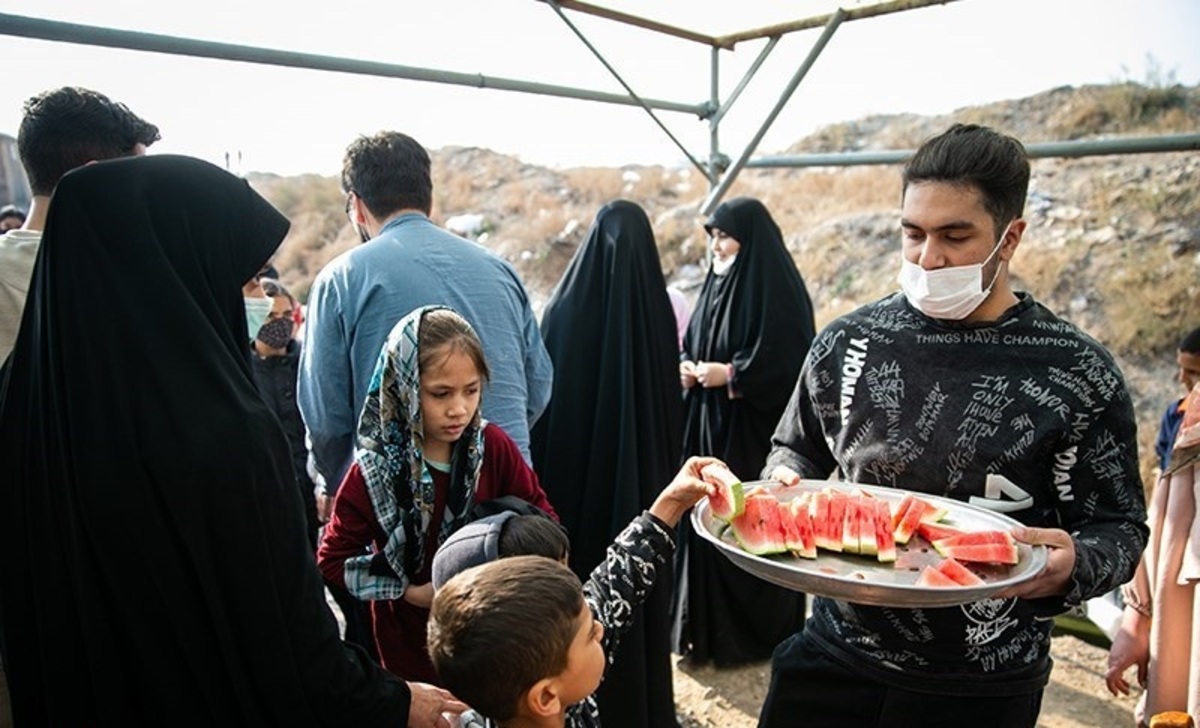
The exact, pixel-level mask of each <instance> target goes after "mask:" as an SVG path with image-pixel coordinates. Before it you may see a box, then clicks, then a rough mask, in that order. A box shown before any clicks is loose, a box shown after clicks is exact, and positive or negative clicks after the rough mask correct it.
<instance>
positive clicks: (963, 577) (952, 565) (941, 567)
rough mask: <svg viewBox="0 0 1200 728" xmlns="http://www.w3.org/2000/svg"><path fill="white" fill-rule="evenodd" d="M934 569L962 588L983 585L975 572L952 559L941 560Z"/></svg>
mask: <svg viewBox="0 0 1200 728" xmlns="http://www.w3.org/2000/svg"><path fill="white" fill-rule="evenodd" d="M936 568H937V570H938V571H940V572H942V573H943V574H945V575H946V576H948V577H950V578H951V579H953V580H954V581H955V582H957V583H958V584H961V585H962V586H979V585H980V584H983V583H984V581H983V579H980V578H979V577H978V576H976V575H975V572H973V571H971V570H970V569H968V568H967V567H965V566H963V565H962V564H961V563H960V562H958V561H955V560H954V559H943V560H942V561H941V562H940V563H939V564H938V565H937V567H936Z"/></svg>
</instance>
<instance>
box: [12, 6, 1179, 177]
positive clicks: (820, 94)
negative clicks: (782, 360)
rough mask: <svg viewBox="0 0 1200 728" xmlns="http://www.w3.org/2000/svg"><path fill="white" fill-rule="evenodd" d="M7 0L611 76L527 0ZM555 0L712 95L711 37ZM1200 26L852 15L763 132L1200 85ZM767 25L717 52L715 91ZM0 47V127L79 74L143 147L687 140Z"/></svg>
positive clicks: (396, 90)
mask: <svg viewBox="0 0 1200 728" xmlns="http://www.w3.org/2000/svg"><path fill="white" fill-rule="evenodd" d="M594 2H595V4H599V5H605V6H608V7H616V8H619V9H622V10H625V11H628V12H633V13H637V14H640V15H644V16H647V17H651V18H654V19H657V20H662V21H664V22H670V23H673V24H676V25H679V26H682V27H685V28H688V29H694V30H697V31H701V32H707V33H715V34H721V33H728V32H732V31H736V30H742V29H746V28H750V27H756V26H760V25H764V24H768V23H772V22H779V21H782V20H788V19H796V18H802V17H810V16H813V15H819V14H821V13H823V12H825V11H826V9H827V6H822V5H821V4H820V3H815V2H783V1H782V0H738V1H737V2H729V1H728V0H640V1H635V0H594ZM854 4H856V3H847V6H851V5H854ZM168 7H169V9H167V8H168ZM0 12H2V13H10V14H14V15H27V16H34V17H43V18H49V19H54V20H63V21H68V22H74V23H82V24H88V25H99V26H105V27H112V28H122V29H131V30H141V31H148V32H154V33H162V34H166V35H180V36H191V37H196V38H201V39H205V40H215V41H223V42H230V43H240V44H245V45H253V46H261V47H269V48H278V49H285V50H295V51H303V52H308V53H318V54H327V55H336V56H345V57H350V58H356V59H364V60H374V61H381V62H386V63H395V64H402V65H409V66H418V67H426V68H441V69H448V70H453V71H459V72H464V73H481V74H484V75H487V76H498V77H507V78H515V79H521V80H529V81H540V82H544V83H553V84H559V85H567V86H581V87H586V88H591V89H597V90H603V91H612V92H620V91H621V88H620V86H619V85H618V84H617V82H616V81H615V80H613V78H612V77H611V76H610V75H609V74H608V72H607V71H606V70H605V69H604V68H603V66H602V65H601V64H600V63H599V62H598V61H597V60H596V59H595V57H594V56H593V55H592V54H591V52H590V51H588V50H587V48H586V47H585V46H584V45H583V44H582V43H581V42H580V41H579V40H578V38H576V37H575V35H574V34H573V33H572V32H571V31H570V29H569V28H568V27H567V26H566V25H565V24H563V22H562V21H561V20H560V19H559V18H558V16H557V15H556V14H555V13H554V11H553V9H552V8H550V7H548V6H546V5H545V4H543V3H541V2H536V1H535V0H441V1H439V2H419V3H418V2H415V0H407V1H402V2H391V3H381V2H378V0H338V1H336V2H322V3H313V2H294V1H293V2H281V1H277V0H209V1H208V2H204V3H198V2H184V1H182V0H181V1H180V2H173V3H169V4H168V3H164V2H162V0H120V1H119V2H117V1H114V0H39V1H37V2H33V1H26V0H0ZM567 15H568V17H569V18H571V19H572V21H573V22H575V23H576V24H577V25H578V26H579V27H580V29H581V30H582V31H583V32H584V34H585V35H586V36H587V37H588V38H589V40H591V41H592V42H593V43H594V44H595V45H596V46H597V47H598V49H599V50H600V51H601V52H602V53H604V54H605V57H606V58H607V59H608V61H609V62H610V63H612V64H613V65H614V66H615V67H616V69H617V70H618V71H619V72H620V73H622V75H623V76H624V77H625V78H626V80H627V81H628V82H629V83H630V85H631V86H632V87H633V89H634V90H635V91H636V92H638V93H639V94H641V95H643V96H647V97H653V98H661V99H668V100H672V101H680V102H686V103H699V102H702V101H704V100H705V99H707V98H708V95H709V86H710V81H709V73H710V51H709V50H708V48H706V47H704V46H701V45H699V44H695V43H690V42H686V41H681V40H675V39H670V38H663V37H661V36H659V35H657V34H654V33H651V32H648V31H643V30H639V29H636V28H630V27H627V26H622V25H619V24H616V23H612V22H610V21H605V20H602V19H599V18H593V17H590V16H585V15H581V14H578V13H571V12H569V11H568V13H567ZM0 24H2V21H0ZM1197 29H1200V2H1198V1H1197V0H1090V1H1089V0H959V1H958V2H954V3H952V4H950V5H945V6H935V7H930V8H926V9H922V10H917V11H910V12H905V13H899V14H893V15H889V16H886V17H883V18H875V19H870V20H860V21H853V22H848V23H845V24H843V25H842V27H841V28H840V29H839V30H838V32H837V33H836V34H835V35H834V37H833V39H832V41H831V42H830V44H829V46H828V47H827V48H826V50H825V52H824V54H822V56H821V57H820V58H819V59H818V60H817V61H816V64H815V65H814V66H813V68H812V70H811V71H810V73H809V74H808V76H807V77H806V78H805V80H804V82H803V83H801V85H800V87H799V89H798V90H797V91H796V93H795V95H794V96H793V97H792V99H791V101H790V102H789V104H788V105H787V107H786V108H785V110H784V112H783V113H782V114H781V116H780V117H779V118H778V120H777V121H776V122H775V124H774V125H773V126H772V127H771V130H770V132H769V133H768V134H767V136H766V137H765V138H764V140H763V142H762V144H761V145H760V146H759V150H758V151H759V153H774V152H778V151H780V150H782V149H783V148H785V147H786V146H788V145H789V144H791V143H792V142H793V141H795V140H797V139H799V138H800V137H802V136H804V135H805V134H807V133H809V132H811V131H813V130H814V129H816V128H818V127H819V126H821V125H823V124H827V123H831V122H836V121H844V120H849V119H854V118H857V117H860V116H863V115H866V114H872V113H896V112H911V113H918V114H940V113H947V112H950V111H953V110H954V109H956V108H960V107H964V106H970V105H975V104H979V103H984V102H987V101H995V100H1001V99H1009V98H1017V97H1022V96H1027V95H1031V94H1034V93H1037V92H1039V91H1044V90H1046V89H1049V88H1053V87H1056V86H1062V85H1076V86H1077V85H1082V84H1087V83H1109V82H1112V81H1119V80H1136V81H1147V80H1150V79H1153V78H1157V79H1159V80H1170V79H1173V80H1175V81H1178V82H1180V83H1184V84H1188V85H1192V84H1196V83H1200V43H1197V42H1196V37H1195V36H1196V31H1197ZM819 34H820V31H819V30H810V31H804V32H801V33H794V34H791V35H789V36H786V37H784V39H783V40H782V41H781V42H780V43H779V45H778V46H777V47H776V49H775V51H774V52H773V53H772V55H771V56H770V58H769V60H768V62H767V63H766V64H765V65H764V66H763V68H762V69H761V71H760V73H759V74H758V76H757V77H756V78H755V79H754V80H753V81H752V82H751V84H750V86H749V87H748V88H747V90H746V92H745V94H744V95H743V96H742V98H741V99H740V100H739V101H738V103H737V104H736V105H735V106H734V108H733V110H732V111H731V113H730V114H729V116H727V117H726V118H725V120H724V121H723V122H722V125H721V146H722V151H724V152H725V153H726V154H728V155H730V156H731V157H734V158H736V157H737V156H738V155H739V153H740V152H741V150H742V148H743V146H744V145H745V143H746V142H747V141H748V140H749V139H750V138H751V136H752V135H753V134H754V132H755V131H756V130H757V128H758V125H759V124H760V123H761V121H762V118H763V116H764V114H765V113H766V112H767V111H768V110H769V109H770V108H771V106H772V105H773V104H774V103H775V101H776V100H777V99H778V97H779V94H780V92H781V91H782V89H783V87H784V84H785V83H786V81H787V79H788V78H789V77H790V76H791V74H792V73H793V72H794V70H795V68H796V67H798V65H799V64H800V63H801V61H802V60H803V59H804V57H805V56H806V54H807V53H808V51H809V49H810V48H811V46H812V44H813V43H814V42H815V40H816V39H817V37H818V36H819ZM763 43H764V41H753V42H746V43H743V44H741V45H739V46H738V47H737V50H736V51H734V52H723V53H721V59H720V63H721V89H722V95H724V94H725V93H728V92H729V91H731V90H732V89H733V87H734V86H735V84H736V83H737V81H738V80H739V79H740V78H741V77H742V74H743V73H744V71H745V69H746V67H747V66H748V65H749V64H750V63H751V62H752V61H753V60H754V58H755V57H756V56H757V55H758V52H759V49H760V48H761V47H762V45H763ZM0 59H2V63H3V68H4V69H5V70H6V71H7V78H6V79H5V83H4V89H5V91H6V93H5V94H4V96H3V98H0V132H4V133H8V134H15V133H16V130H17V125H18V124H19V121H20V114H21V103H22V102H23V101H24V100H25V99H26V98H28V97H29V96H31V95H33V94H35V93H38V92H40V91H42V90H45V89H48V88H54V87H57V86H62V85H68V84H71V85H81V86H87V87H90V88H94V89H96V90H99V91H102V92H104V93H106V94H108V95H110V96H112V97H113V98H115V99H117V100H120V101H124V102H125V103H126V104H128V105H129V106H130V108H132V109H133V110H134V111H136V112H137V113H138V114H140V115H142V116H143V117H145V118H146V119H149V120H151V121H153V122H155V123H156V124H158V125H159V126H160V128H161V129H162V133H163V141H162V142H160V143H159V144H156V145H155V147H154V148H153V150H154V151H158V152H175V153H184V154H191V155H194V156H199V157H203V158H206V159H209V160H211V161H214V162H217V163H219V164H220V163H223V161H224V157H225V154H226V152H228V153H230V154H232V155H233V156H234V157H235V158H236V156H237V154H238V153H239V152H240V153H241V155H242V160H243V161H242V165H241V167H239V168H235V171H240V172H247V171H269V172H277V173H280V174H297V173H302V172H316V173H320V174H333V173H335V172H336V171H337V170H338V168H339V166H340V162H341V155H342V151H343V150H344V149H345V147H346V144H347V143H348V142H349V141H350V140H352V139H353V138H354V137H355V136H356V135H358V134H363V133H373V132H375V131H378V130H380V129H396V130H400V131H404V132H406V133H409V134H411V135H412V136H414V137H415V138H416V139H417V140H418V141H420V142H422V143H423V144H424V145H425V146H427V147H431V148H436V147H442V146H447V145H461V146H480V147H488V148H491V149H494V150H496V151H499V152H504V153H510V154H515V155H518V156H519V157H521V158H522V159H524V160H526V161H529V162H533V163H537V164H545V165H552V166H554V165H557V166H573V165H584V164H600V165H619V164H624V163H634V164H658V163H663V164H672V163H677V162H679V161H681V160H682V159H683V155H682V154H681V153H680V152H679V151H678V149H677V148H676V147H675V146H674V145H673V144H672V143H671V142H670V141H669V140H668V139H667V137H666V136H665V135H664V134H663V133H662V132H661V130H659V129H658V127H657V126H655V125H654V123H653V122H652V121H651V119H650V118H649V117H648V116H647V115H646V114H645V112H644V111H642V110H641V109H638V108H633V107H624V106H613V105H608V104H600V103H596V102H589V101H579V100H573V99H556V98H548V97H543V96H534V95H529V94H521V93H512V92H502V91H491V90H480V89H476V88H468V87H461V86H446V85H441V84H433V83H426V82H419V81H406V80H395V79H383V78H370V77H360V76H354V75H350V74H342V73H331V72H323V71H309V70H300V69H286V68H274V67H268V66H261V65H254V64H244V63H232V62H228V61H218V60H207V59H196V58H186V57H181V56H172V55H159V54H148V53H142V52H136V51H124V50H113V49H104V48H97V47H91V46H82V45H72V44H63V43H51V42H47V41H36V40H26V39H23V38H15V37H13V36H5V35H0ZM659 114H660V118H661V119H662V120H663V121H664V123H666V125H667V126H668V127H669V128H670V129H671V130H672V132H673V133H675V135H676V136H677V137H678V138H679V139H680V140H681V141H682V142H683V143H684V144H685V146H686V147H687V148H688V150H689V151H690V152H691V153H692V154H693V155H695V156H696V157H697V158H701V159H702V158H704V157H706V156H707V154H708V146H709V127H708V124H707V122H703V121H699V120H697V119H696V118H694V117H691V116H687V115H683V114H679V113H674V112H659Z"/></svg>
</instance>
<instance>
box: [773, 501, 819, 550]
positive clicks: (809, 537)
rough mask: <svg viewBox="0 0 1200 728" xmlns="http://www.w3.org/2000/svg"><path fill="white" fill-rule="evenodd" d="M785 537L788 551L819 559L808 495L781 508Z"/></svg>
mask: <svg viewBox="0 0 1200 728" xmlns="http://www.w3.org/2000/svg"><path fill="white" fill-rule="evenodd" d="M780 515H781V517H782V518H783V530H784V537H785V541H786V543H787V547H788V550H789V551H791V552H793V553H796V554H799V555H800V556H803V557H804V558H806V559H815V558H817V541H816V536H815V534H814V533H813V522H812V516H810V515H809V514H808V493H804V494H803V495H801V496H800V497H799V498H793V499H792V500H791V501H790V502H788V503H787V504H786V505H785V506H783V507H781V509H780Z"/></svg>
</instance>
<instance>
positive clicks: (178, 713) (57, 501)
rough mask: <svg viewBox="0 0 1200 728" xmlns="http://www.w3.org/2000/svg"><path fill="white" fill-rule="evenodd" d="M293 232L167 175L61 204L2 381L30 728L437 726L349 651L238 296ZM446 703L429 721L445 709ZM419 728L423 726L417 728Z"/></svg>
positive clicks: (16, 705) (20, 655)
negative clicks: (263, 390) (253, 368)
mask: <svg viewBox="0 0 1200 728" xmlns="http://www.w3.org/2000/svg"><path fill="white" fill-rule="evenodd" d="M287 229H288V222H287V219H286V218H284V217H283V216H282V215H281V214H279V213H278V212H277V211H276V210H275V209H274V208H273V207H271V205H270V204H269V203H267V201H266V200H264V199H263V198H262V197H260V196H259V195H258V194H257V193H255V192H254V191H253V190H252V189H250V186H249V185H248V184H247V183H246V182H245V181H244V180H241V179H238V178H237V177H235V176H233V175H231V174H229V173H228V172H225V171H224V170H221V169H219V168H217V167H214V166H213V165H211V164H208V163H207V162H202V161H200V160H196V159H189V158H187V157H177V156H169V155H156V156H152V157H141V158H131V159H122V160H117V161H109V162H100V163H98V164H94V165H90V166H86V167H82V168H80V169H77V170H75V171H73V172H70V173H68V174H67V175H65V176H64V177H63V179H62V181H61V182H60V183H59V185H58V187H57V189H56V190H55V192H54V199H53V202H52V204H51V207H50V214H49V218H48V222H47V224H46V229H45V234H44V235H43V238H42V242H41V246H40V249H39V251H38V257H37V262H36V264H35V267H34V270H33V278H32V281H31V285H30V290H29V299H28V303H27V306H26V308H25V313H24V317H23V318H22V320H21V329H20V334H19V335H18V337H17V341H16V344H15V346H14V348H13V350H12V354H11V356H10V357H9V359H8V361H7V363H6V364H5V365H4V369H3V376H2V379H0V462H3V463H4V477H3V478H2V479H0V482H2V484H3V485H2V487H0V490H2V492H3V494H4V504H5V513H6V516H7V518H6V519H5V521H6V523H5V526H4V528H0V584H3V588H2V589H0V606H2V609H0V615H2V617H3V630H4V639H5V647H6V652H5V655H4V666H5V668H6V669H7V673H8V679H9V689H10V693H11V698H12V709H13V718H14V722H15V723H16V724H17V725H30V726H35V725H171V724H187V725H214V726H216V725H221V726H252V725H264V726H265V725H288V726H317V725H364V726H366V725H371V726H385V725H386V726H398V725H403V724H404V723H405V722H406V720H407V719H410V718H413V717H416V720H415V721H409V725H421V726H432V725H433V723H432V722H431V719H430V718H429V717H427V716H431V715H432V714H433V711H435V710H441V709H443V707H444V706H446V705H447V704H448V703H447V701H446V699H445V695H443V694H441V693H436V692H433V691H434V689H433V688H428V687H418V686H414V687H413V688H412V701H413V702H412V706H411V708H412V710H413V716H410V715H409V710H410V692H409V688H408V687H406V686H405V684H404V683H403V682H401V681H400V680H398V679H396V678H394V677H393V676H390V675H387V674H386V673H384V672H383V671H382V669H381V668H379V667H376V666H375V665H374V664H372V663H371V662H370V660H368V659H367V657H366V655H364V654H362V653H361V652H356V651H347V650H345V649H344V648H343V646H342V643H341V640H340V639H339V638H338V628H337V622H336V621H335V620H334V617H333V615H332V614H331V613H330V611H329V608H328V607H327V606H326V604H325V598H324V590H323V584H322V582H321V576H320V574H319V573H318V572H317V567H316V564H315V562H314V560H313V553H312V547H311V546H310V545H309V541H308V535H307V533H306V524H305V518H304V513H303V511H302V506H301V499H300V493H299V492H298V491H297V490H296V478H295V475H294V473H293V472H292V463H291V457H290V454H289V450H288V444H287V440H286V438H285V437H284V433H283V430H282V428H281V427H280V425H279V420H278V419H276V417H275V415H274V414H272V413H271V411H270V410H269V409H268V408H267V406H266V404H265V403H264V402H263V400H262V398H261V397H260V396H259V394H258V392H257V391H256V389H255V387H254V381H253V379H252V377H251V373H250V361H249V356H248V354H249V353H248V352H247V350H246V342H247V341H249V340H250V339H249V333H248V328H247V315H246V310H245V307H244V304H243V300H242V284H243V283H245V282H246V281H247V280H249V279H250V278H251V277H252V276H253V275H254V273H255V272H256V271H257V270H259V269H260V268H261V267H262V266H263V264H264V263H265V262H266V261H267V258H268V257H270V255H271V253H272V252H273V251H274V250H275V248H276V247H277V246H278V245H279V243H280V241H281V240H283V236H284V234H285V233H286V232H287ZM431 696H432V697H433V698H434V699H433V700H432V701H431V700H430V697H431ZM421 716H426V717H421Z"/></svg>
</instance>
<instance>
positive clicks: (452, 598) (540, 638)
mask: <svg viewBox="0 0 1200 728" xmlns="http://www.w3.org/2000/svg"><path fill="white" fill-rule="evenodd" d="M583 608H584V601H583V586H582V585H581V584H580V583H579V578H578V577H576V576H575V574H574V573H573V572H572V571H571V570H570V569H568V568H567V567H566V566H564V565H562V564H560V563H558V562H557V561H553V560H551V559H547V558H544V557H541V556H513V557H511V558H507V559H500V560H498V561H492V562H489V563H486V564H483V565H481V566H476V567H473V568H470V569H467V570H466V571H464V572H462V573H461V574H458V575H457V576H455V577H454V578H453V579H451V580H450V581H448V582H446V584H445V586H443V587H442V588H441V589H440V590H438V592H437V595H436V596H435V597H434V599H433V607H432V610H431V611H430V614H429V635H428V636H429V656H430V658H432V660H433V666H434V668H435V669H436V670H437V674H438V677H439V678H440V679H441V680H442V683H443V684H444V685H445V687H446V689H448V690H449V691H450V692H452V693H454V695H455V697H457V698H458V699H460V700H462V701H463V702H465V703H467V704H468V705H470V706H471V707H472V708H474V709H475V710H477V711H479V712H480V713H482V714H483V715H485V716H487V717H488V718H491V719H492V720H494V721H507V720H511V719H512V718H513V716H514V715H516V712H517V705H518V703H519V701H520V700H521V698H522V696H524V695H525V693H527V692H528V691H529V689H530V688H531V687H533V685H534V684H535V683H536V682H537V681H538V680H541V679H543V678H546V677H550V676H553V675H558V674H560V673H561V672H562V671H563V670H565V669H566V667H567V655H568V652H569V651H570V649H571V643H572V642H573V641H574V639H575V634H576V632H577V631H578V629H579V624H578V620H579V614H580V612H581V611H583Z"/></svg>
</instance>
